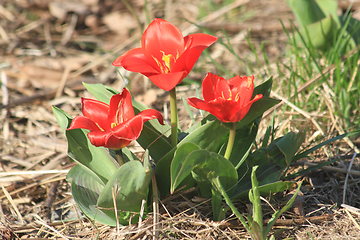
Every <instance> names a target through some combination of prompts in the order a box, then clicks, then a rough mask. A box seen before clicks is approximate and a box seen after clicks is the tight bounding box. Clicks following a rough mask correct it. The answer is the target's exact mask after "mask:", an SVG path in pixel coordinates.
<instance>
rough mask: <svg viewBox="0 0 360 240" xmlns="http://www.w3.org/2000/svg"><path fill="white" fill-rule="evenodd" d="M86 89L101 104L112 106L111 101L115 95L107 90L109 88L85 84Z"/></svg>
mask: <svg viewBox="0 0 360 240" xmlns="http://www.w3.org/2000/svg"><path fill="white" fill-rule="evenodd" d="M83 84H84V86H85V88H86V89H87V90H88V91H89V92H90V93H91V94H92V95H93V96H94V97H95V98H96V99H97V100H98V101H100V102H103V103H106V104H110V99H111V97H112V96H113V95H114V93H112V92H110V91H109V90H107V88H106V87H105V86H104V85H103V84H100V83H96V84H88V83H83Z"/></svg>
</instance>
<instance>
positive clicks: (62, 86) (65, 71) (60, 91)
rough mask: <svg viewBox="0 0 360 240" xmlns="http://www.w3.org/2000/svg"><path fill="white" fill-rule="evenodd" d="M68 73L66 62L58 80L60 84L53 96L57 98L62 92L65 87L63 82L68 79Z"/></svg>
mask: <svg viewBox="0 0 360 240" xmlns="http://www.w3.org/2000/svg"><path fill="white" fill-rule="evenodd" d="M69 74H70V66H69V65H68V64H66V65H65V70H64V73H63V75H62V77H61V81H60V84H59V87H58V89H57V91H56V94H55V98H58V97H60V96H61V94H62V92H63V91H64V88H65V84H66V81H67V80H68V78H69Z"/></svg>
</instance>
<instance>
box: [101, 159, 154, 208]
mask: <svg viewBox="0 0 360 240" xmlns="http://www.w3.org/2000/svg"><path fill="white" fill-rule="evenodd" d="M151 173H152V171H151V168H148V171H147V172H146V171H145V168H144V167H143V165H142V164H141V162H140V161H130V162H127V163H125V164H123V165H122V166H121V167H120V168H119V169H118V170H117V171H116V173H115V174H114V175H113V176H112V177H111V178H110V179H109V181H108V182H107V184H106V186H105V187H104V189H103V191H102V192H101V195H100V197H99V199H98V202H97V204H98V207H100V208H104V209H114V202H113V192H114V193H115V196H116V206H117V209H118V210H121V211H131V212H139V211H140V207H141V202H142V200H143V199H147V193H148V188H149V183H150V180H151Z"/></svg>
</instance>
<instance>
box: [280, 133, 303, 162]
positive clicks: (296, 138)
mask: <svg viewBox="0 0 360 240" xmlns="http://www.w3.org/2000/svg"><path fill="white" fill-rule="evenodd" d="M304 141H305V132H304V131H300V132H299V133H294V132H289V133H287V134H286V135H285V136H284V137H282V138H281V139H280V140H279V141H278V142H277V143H276V145H277V146H278V148H279V149H280V151H281V152H282V153H283V154H284V156H285V160H286V164H287V166H289V165H290V164H291V163H292V158H293V157H294V155H295V153H296V152H297V151H298V150H299V148H300V146H301V144H302V143H303V142H304Z"/></svg>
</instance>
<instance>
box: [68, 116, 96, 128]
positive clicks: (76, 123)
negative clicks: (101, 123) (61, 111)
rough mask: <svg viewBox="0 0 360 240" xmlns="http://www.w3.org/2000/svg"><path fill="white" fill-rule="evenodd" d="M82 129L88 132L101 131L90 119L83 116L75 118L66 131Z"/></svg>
mask: <svg viewBox="0 0 360 240" xmlns="http://www.w3.org/2000/svg"><path fill="white" fill-rule="evenodd" d="M78 128H84V129H88V130H90V131H101V129H100V128H99V127H98V125H96V123H94V122H93V121H92V120H91V119H90V118H88V117H85V116H76V117H75V118H74V119H73V120H72V122H71V124H70V127H69V128H68V129H67V130H72V129H78Z"/></svg>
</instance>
